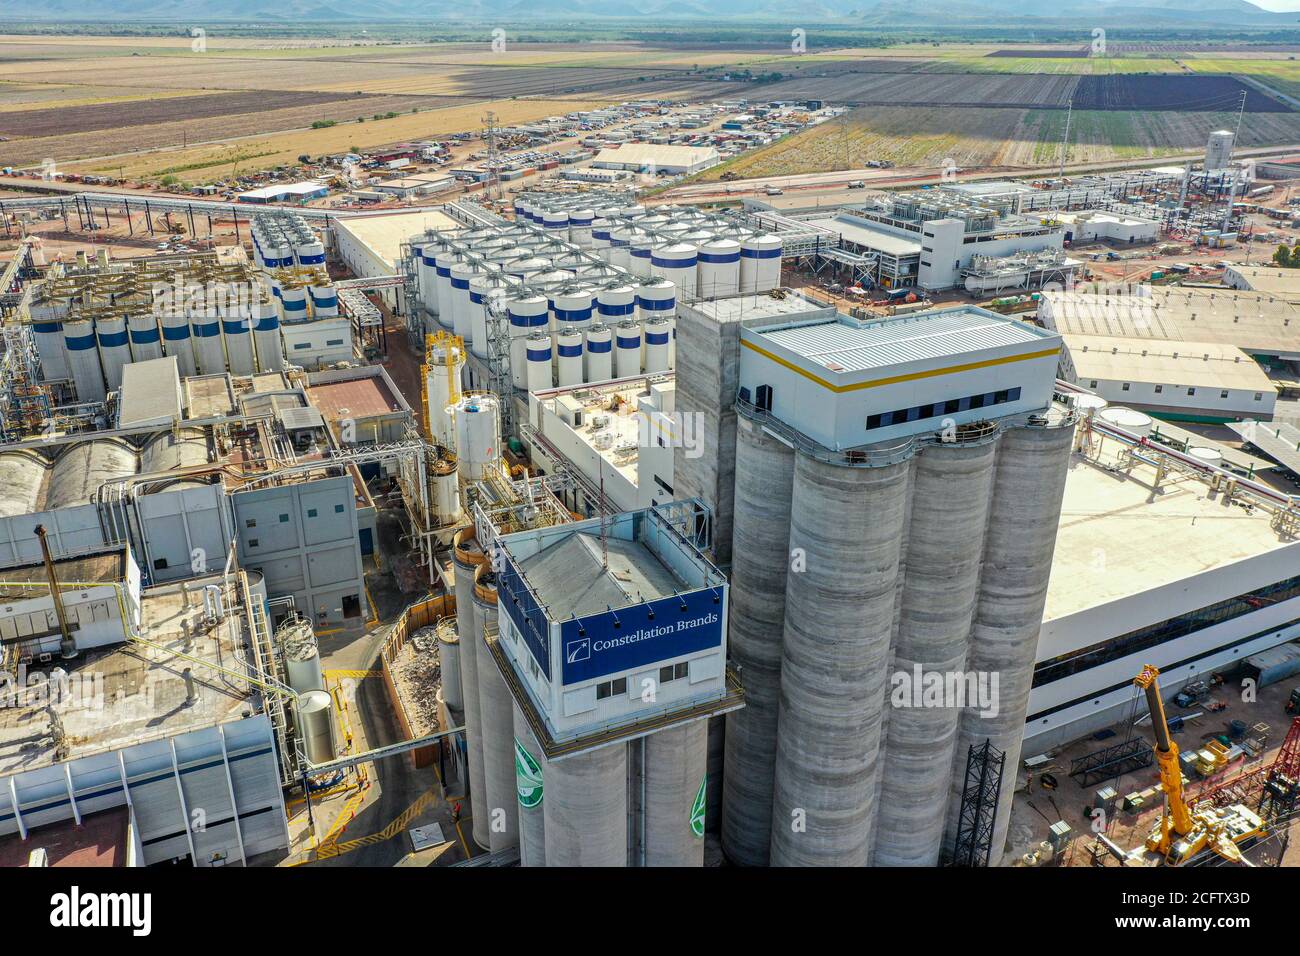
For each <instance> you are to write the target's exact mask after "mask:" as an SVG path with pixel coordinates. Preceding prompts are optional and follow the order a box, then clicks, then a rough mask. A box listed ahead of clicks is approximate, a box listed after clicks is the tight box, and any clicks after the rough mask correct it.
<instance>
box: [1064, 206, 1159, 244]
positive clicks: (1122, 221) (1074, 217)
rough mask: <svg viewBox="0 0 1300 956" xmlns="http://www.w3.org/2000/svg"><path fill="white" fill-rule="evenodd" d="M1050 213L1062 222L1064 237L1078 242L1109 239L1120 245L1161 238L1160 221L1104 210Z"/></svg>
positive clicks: (1074, 242) (1068, 240) (1072, 241)
mask: <svg viewBox="0 0 1300 956" xmlns="http://www.w3.org/2000/svg"><path fill="white" fill-rule="evenodd" d="M1053 217H1054V218H1055V219H1057V220H1058V221H1060V222H1061V223H1062V224H1063V225H1064V226H1065V241H1066V242H1069V243H1073V244H1074V245H1078V244H1079V243H1081V242H1097V241H1099V240H1106V241H1108V242H1113V243H1119V244H1122V245H1130V246H1134V245H1142V244H1144V243H1148V242H1155V241H1156V240H1157V239H1159V238H1160V223H1159V222H1158V221H1157V220H1155V219H1144V218H1142V217H1141V216H1132V215H1128V214H1125V213H1118V212H1108V211H1105V210H1083V211H1080V212H1061V213H1054V214H1053Z"/></svg>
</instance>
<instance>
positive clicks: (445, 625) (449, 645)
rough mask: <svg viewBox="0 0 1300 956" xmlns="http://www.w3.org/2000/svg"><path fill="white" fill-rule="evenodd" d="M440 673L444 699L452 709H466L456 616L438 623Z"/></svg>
mask: <svg viewBox="0 0 1300 956" xmlns="http://www.w3.org/2000/svg"><path fill="white" fill-rule="evenodd" d="M435 633H436V634H437V635H438V673H439V674H440V675H441V679H442V699H443V700H444V701H445V702H446V704H447V706H448V707H450V708H451V709H452V710H458V711H463V710H464V709H465V693H464V688H463V687H462V685H461V682H460V634H459V633H458V632H457V630H456V626H455V618H445V619H444V620H442V621H440V622H439V624H438V629H437V631H436V632H435Z"/></svg>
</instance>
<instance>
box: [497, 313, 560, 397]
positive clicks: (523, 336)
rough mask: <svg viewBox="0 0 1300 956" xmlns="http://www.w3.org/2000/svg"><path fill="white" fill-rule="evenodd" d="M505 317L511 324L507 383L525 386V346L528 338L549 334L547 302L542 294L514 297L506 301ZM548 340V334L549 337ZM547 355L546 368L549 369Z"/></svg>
mask: <svg viewBox="0 0 1300 956" xmlns="http://www.w3.org/2000/svg"><path fill="white" fill-rule="evenodd" d="M506 317H507V318H508V319H509V321H510V380H511V381H512V382H513V383H514V386H515V388H527V387H528V370H527V368H526V365H527V362H528V356H527V349H526V343H527V339H528V337H529V336H530V335H532V334H534V333H537V332H541V333H549V327H550V321H551V319H550V303H549V302H547V299H546V296H544V295H531V294H523V295H519V294H515V295H512V296H508V297H507V298H506ZM548 341H549V335H548ZM550 361H551V360H550V356H549V355H548V356H547V359H546V362H547V367H548V368H549V367H550Z"/></svg>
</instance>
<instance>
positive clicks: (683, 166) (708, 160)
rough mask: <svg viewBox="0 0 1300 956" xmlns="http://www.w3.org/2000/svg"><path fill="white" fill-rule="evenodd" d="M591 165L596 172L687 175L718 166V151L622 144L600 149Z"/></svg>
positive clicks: (698, 147) (707, 147)
mask: <svg viewBox="0 0 1300 956" xmlns="http://www.w3.org/2000/svg"><path fill="white" fill-rule="evenodd" d="M591 165H592V166H594V167H595V168H596V169H623V170H629V171H631V172H647V171H648V172H652V173H656V174H657V173H666V174H668V175H678V174H682V173H685V174H691V173H698V172H702V171H703V170H706V169H708V168H709V167H710V166H716V165H718V151H717V150H716V149H714V148H713V147H712V146H680V145H666V144H665V145H661V144H657V143H623V144H622V145H620V146H614V147H607V148H605V149H602V150H601V151H600V152H599V153H597V154H596V158H595V159H593V160H592V161H591Z"/></svg>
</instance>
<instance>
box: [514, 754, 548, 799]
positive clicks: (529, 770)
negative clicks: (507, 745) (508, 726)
mask: <svg viewBox="0 0 1300 956" xmlns="http://www.w3.org/2000/svg"><path fill="white" fill-rule="evenodd" d="M515 789H516V790H518V791H519V805H520V806H521V807H527V808H532V807H535V806H537V805H538V804H539V803H541V802H542V768H541V766H540V765H539V764H538V763H537V761H536V760H534V759H533V755H532V754H530V753H529V752H528V751H527V750H525V749H524V745H523V744H521V743H520V742H519V739H518V738H515Z"/></svg>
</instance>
